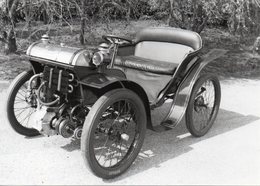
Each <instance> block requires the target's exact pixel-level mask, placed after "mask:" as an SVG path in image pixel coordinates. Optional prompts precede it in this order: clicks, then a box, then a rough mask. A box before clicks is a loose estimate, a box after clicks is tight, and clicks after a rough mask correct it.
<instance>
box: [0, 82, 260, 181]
mask: <svg viewBox="0 0 260 186" xmlns="http://www.w3.org/2000/svg"><path fill="white" fill-rule="evenodd" d="M7 86H8V84H6V83H3V82H0V87H2V88H1V89H0V91H1V93H0V110H1V111H2V112H1V113H0V118H1V119H2V122H1V125H2V127H1V129H0V132H1V135H0V152H1V153H0V183H1V184H4V185H6V184H8V185H9V184H11V185H27V184H30V185H42V184H46V185H52V184H59V185H85V184H86V185H95V184H97V185H103V184H105V185H110V184H111V185H125V184H126V185H141V184H152V185H156V184H159V185H166V184H167V185H181V184H184V185H191V184H199V185H204V184H206V185H210V184H214V185H227V184H232V185H259V184H260V158H259V157H260V98H259V95H260V78H259V79H256V80H246V79H232V80H223V81H221V86H222V101H221V109H220V112H219V115H218V117H217V120H216V122H215V124H214V125H213V128H212V129H211V130H210V132H209V133H208V134H207V135H205V136H204V137H201V138H194V137H192V136H191V135H190V134H189V133H188V132H187V130H186V128H185V122H184V121H183V122H182V123H181V124H180V125H179V126H178V127H177V128H175V129H173V130H171V131H167V132H164V133H155V132H152V131H149V130H148V131H147V134H146V137H145V143H144V145H143V148H142V150H141V153H140V154H139V156H138V158H137V160H136V161H135V162H134V164H133V165H132V166H131V167H130V169H129V170H128V171H127V172H126V173H125V174H123V175H122V176H120V177H118V178H116V179H113V180H102V179H100V178H97V177H96V176H94V175H93V174H91V173H90V172H89V171H88V170H87V169H86V168H85V165H84V162H83V159H82V157H81V152H80V143H79V141H71V140H70V139H64V138H62V137H61V136H54V137H49V138H47V137H36V138H27V137H23V136H20V135H18V134H16V133H15V132H14V131H13V130H12V129H11V128H10V126H9V123H8V122H7V121H6V117H5V110H4V104H3V103H4V100H5V97H6V87H7Z"/></svg>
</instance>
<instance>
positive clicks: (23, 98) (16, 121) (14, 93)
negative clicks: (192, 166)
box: [6, 71, 40, 137]
mask: <svg viewBox="0 0 260 186" xmlns="http://www.w3.org/2000/svg"><path fill="white" fill-rule="evenodd" d="M32 76H33V72H32V71H24V72H22V73H21V74H19V75H18V76H17V77H16V78H15V79H14V80H13V82H12V83H11V85H10V87H9V89H8V91H7V96H8V97H7V102H6V112H7V119H8V121H9V123H10V124H11V126H12V128H13V129H14V130H15V131H16V132H17V133H19V134H21V135H24V136H30V137H32V136H37V135H40V133H39V131H38V130H36V129H33V128H31V127H30V126H29V125H28V123H29V121H30V117H31V115H32V114H33V113H34V112H35V111H36V107H37V105H36V103H35V104H32V103H29V101H28V99H27V84H28V81H29V79H30V78H31V77H32Z"/></svg>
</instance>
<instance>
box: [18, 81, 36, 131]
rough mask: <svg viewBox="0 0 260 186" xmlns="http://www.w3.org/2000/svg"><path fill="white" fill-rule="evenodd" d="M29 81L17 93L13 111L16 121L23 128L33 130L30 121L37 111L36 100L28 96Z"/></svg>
mask: <svg viewBox="0 0 260 186" xmlns="http://www.w3.org/2000/svg"><path fill="white" fill-rule="evenodd" d="M27 85H28V81H27V82H25V83H24V84H23V85H22V86H21V87H20V89H19V90H18V91H17V93H16V95H15V97H14V103H13V111H14V116H15V119H16V120H17V122H18V123H20V125H21V126H23V127H25V128H28V129H32V127H31V126H30V119H31V116H32V114H33V113H34V112H35V111H36V108H37V103H36V99H35V98H33V97H29V96H28V95H27Z"/></svg>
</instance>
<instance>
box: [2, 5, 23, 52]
mask: <svg viewBox="0 0 260 186" xmlns="http://www.w3.org/2000/svg"><path fill="white" fill-rule="evenodd" d="M6 2H7V3H6V5H5V8H4V10H3V13H4V14H5V15H7V16H4V17H3V18H2V26H3V27H4V28H5V29H4V30H2V37H0V41H2V42H3V43H4V44H5V53H6V54H9V53H13V52H16V50H17V44H16V37H15V30H14V29H15V11H16V8H17V5H18V3H19V0H7V1H6ZM5 25H6V26H5Z"/></svg>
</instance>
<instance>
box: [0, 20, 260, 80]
mask: <svg viewBox="0 0 260 186" xmlns="http://www.w3.org/2000/svg"><path fill="white" fill-rule="evenodd" d="M34 25H35V26H33V27H31V28H30V29H29V30H28V28H27V27H26V26H25V25H19V26H18V28H17V30H16V34H17V38H18V39H17V41H18V48H19V51H20V55H16V54H12V55H8V56H6V55H4V54H3V53H1V52H0V80H11V79H13V78H14V77H16V76H17V75H18V74H19V73H20V72H22V71H24V70H27V69H29V68H30V65H29V63H28V61H27V59H26V57H25V55H24V52H25V51H26V49H27V47H28V46H29V45H30V44H31V43H33V42H35V41H37V40H39V39H40V38H41V36H42V35H43V34H44V33H46V32H47V31H48V30H49V36H50V37H51V42H53V43H57V44H59V43H65V44H66V45H68V46H76V47H80V48H82V47H86V46H88V45H97V44H98V43H99V42H101V41H102V39H101V36H102V35H105V34H114V35H121V36H128V37H133V36H134V34H135V32H136V31H138V30H140V29H142V28H145V27H149V26H165V22H163V21H155V20H142V21H131V22H128V23H126V22H122V21H113V22H111V23H101V22H98V23H95V24H92V25H89V26H88V27H87V29H86V34H85V38H86V43H87V45H86V46H82V45H80V44H79V33H80V26H79V23H77V22H75V23H74V24H73V25H70V26H68V25H67V26H62V29H60V28H61V26H60V25H58V24H57V25H42V24H41V23H35V24H34ZM201 36H202V39H203V43H204V47H203V50H202V54H205V53H207V52H208V51H210V50H211V49H214V48H222V49H226V50H228V52H227V53H226V54H225V55H224V56H222V57H221V58H219V59H217V60H215V61H214V62H212V63H210V65H208V66H207V67H206V71H207V72H211V73H214V74H217V75H218V76H220V78H221V79H226V78H232V77H235V78H254V77H258V76H260V65H259V62H258V61H259V59H260V58H259V56H258V55H253V54H252V53H251V50H250V49H251V48H250V47H251V46H252V45H253V43H254V38H253V37H252V38H249V37H247V38H245V39H243V38H242V39H241V37H239V36H235V35H232V34H230V33H229V32H228V31H227V30H224V29H216V28H208V29H205V30H204V31H203V32H202V33H201ZM1 49H3V46H0V51H1Z"/></svg>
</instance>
